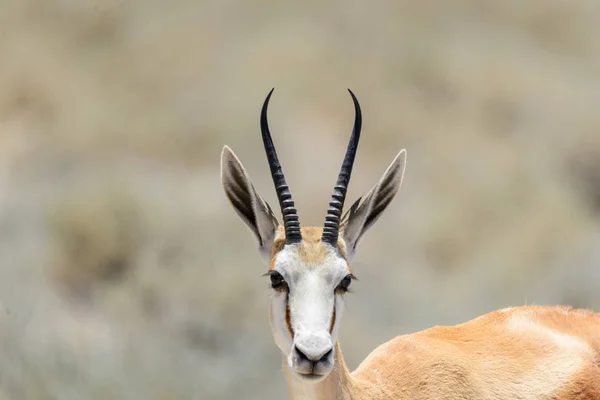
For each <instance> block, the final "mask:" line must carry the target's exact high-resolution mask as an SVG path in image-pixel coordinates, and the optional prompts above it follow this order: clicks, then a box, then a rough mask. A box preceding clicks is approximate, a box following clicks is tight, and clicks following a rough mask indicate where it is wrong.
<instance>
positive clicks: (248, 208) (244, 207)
mask: <svg viewBox="0 0 600 400" xmlns="http://www.w3.org/2000/svg"><path fill="white" fill-rule="evenodd" d="M221 184H222V185H223V189H225V194H226V195H227V198H228V199H229V201H230V202H231V205H233V208H234V209H235V211H236V212H237V214H238V215H239V216H240V218H241V219H242V221H244V223H245V224H246V225H247V226H248V227H249V228H250V230H251V231H252V233H254V236H256V239H257V240H258V249H259V251H260V253H261V255H262V256H263V258H265V259H266V260H267V261H270V260H269V258H270V254H271V246H272V244H273V241H274V240H275V235H276V232H277V227H278V226H279V223H278V222H277V218H276V217H275V215H274V214H273V211H272V210H271V207H270V206H269V204H268V203H267V202H266V201H264V200H263V199H262V197H260V195H259V194H258V193H257V192H256V190H255V189H254V186H253V185H252V181H251V180H250V177H249V176H248V174H247V173H246V170H245V169H244V166H243V165H242V163H241V162H240V160H239V159H238V158H237V157H236V155H235V154H234V153H233V151H232V150H231V149H230V148H229V147H227V146H225V147H223V151H222V153H221Z"/></svg>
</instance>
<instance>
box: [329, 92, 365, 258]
mask: <svg viewBox="0 0 600 400" xmlns="http://www.w3.org/2000/svg"><path fill="white" fill-rule="evenodd" d="M348 92H350V96H352V101H353V102H354V112H355V117H354V128H352V135H351V136H350V142H349V143H348V148H347V149H346V155H345V157H344V162H343V163H342V168H341V170H340V174H339V175H338V179H337V182H336V184H335V186H334V188H333V195H332V196H331V201H330V202H329V208H328V209H327V216H326V217H325V226H324V227H323V236H322V238H321V241H323V242H325V243H329V244H330V245H332V246H334V247H336V246H337V241H338V236H339V230H340V218H341V216H342V209H343V208H344V200H346V192H347V190H348V183H349V182H350V175H351V174H352V166H353V165H354V158H355V156H356V150H357V149H358V141H359V139H360V129H361V127H362V113H361V111H360V105H359V104H358V100H357V99H356V96H354V93H352V91H351V90H350V89H348Z"/></svg>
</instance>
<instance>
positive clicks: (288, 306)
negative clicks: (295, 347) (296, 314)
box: [285, 303, 294, 340]
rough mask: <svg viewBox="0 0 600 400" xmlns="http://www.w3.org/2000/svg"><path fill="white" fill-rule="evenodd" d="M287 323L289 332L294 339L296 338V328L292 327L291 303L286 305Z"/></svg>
mask: <svg viewBox="0 0 600 400" xmlns="http://www.w3.org/2000/svg"><path fill="white" fill-rule="evenodd" d="M285 325H286V326H287V329H288V332H289V333H290V336H291V338H292V340H293V339H294V329H292V317H291V315H290V305H289V303H288V304H287V305H286V306H285Z"/></svg>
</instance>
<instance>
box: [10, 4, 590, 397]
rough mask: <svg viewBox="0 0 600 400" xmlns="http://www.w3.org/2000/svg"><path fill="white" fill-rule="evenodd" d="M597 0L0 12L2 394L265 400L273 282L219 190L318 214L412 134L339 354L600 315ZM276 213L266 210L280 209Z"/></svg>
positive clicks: (317, 217) (361, 272)
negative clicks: (493, 318) (358, 122)
mask: <svg viewBox="0 0 600 400" xmlns="http://www.w3.org/2000/svg"><path fill="white" fill-rule="evenodd" d="M599 11H600V10H599V5H598V3H597V2H595V1H577V2H567V1H564V0H529V1H527V2H524V1H520V0H509V1H480V0H453V1H448V2H441V1H439V2H434V1H419V2H417V1H408V0H406V1H398V0H393V1H392V0H390V1H379V2H362V3H361V2H342V1H332V2H328V3H327V4H323V3H322V2H318V1H309V2H296V3H293V4H285V3H282V2H275V1H258V2H246V1H240V0H230V1H220V2H218V1H191V0H180V1H175V2H163V1H156V0H105V1H80V0H37V1H34V0H4V1H1V2H0V399H1V400H6V399H11V400H13V399H14V400H26V399H27V400H29V399H62V400H81V399H132V400H136V399H140V400H141V399H144V400H147V399H174V400H177V399H200V400H211V399H250V400H252V399H282V398H286V396H287V394H286V393H285V383H284V379H283V375H282V373H281V362H282V361H281V355H280V353H279V350H278V349H277V347H276V346H275V344H274V343H273V340H272V338H271V334H270V330H269V327H268V317H267V305H268V297H269V285H268V282H267V281H266V278H264V277H261V274H262V273H264V271H265V266H264V265H263V264H262V261H261V259H260V257H259V255H258V253H257V251H256V244H255V242H254V238H253V236H252V235H251V233H250V231H249V230H247V228H246V227H245V225H244V224H243V223H242V222H241V220H239V219H238V217H237V216H236V215H235V213H234V211H233V210H232V208H231V207H230V205H229V204H228V202H227V200H226V198H225V196H224V194H223V191H222V188H221V186H220V181H219V159H220V152H221V149H222V146H223V145H225V144H228V145H229V146H231V147H232V149H233V150H234V151H235V152H236V154H237V155H238V156H239V157H240V159H241V160H242V162H243V163H244V165H245V166H246V168H247V170H248V172H249V174H250V175H251V177H252V178H253V180H254V183H255V185H256V188H257V190H258V191H259V192H260V193H261V194H262V195H263V197H265V198H266V199H267V200H268V201H269V202H270V203H271V204H272V205H276V204H277V201H276V199H275V195H274V194H275V192H274V189H273V187H272V183H271V178H270V175H269V173H268V166H267V162H266V160H265V157H264V153H263V150H262V143H261V141H260V133H259V126H258V116H259V110H260V107H261V105H262V102H263V100H264V98H265V96H266V94H267V92H268V91H269V89H270V88H271V87H273V86H275V87H276V91H275V94H274V97H273V99H272V101H271V107H270V110H269V112H270V114H269V115H270V123H271V130H272V132H273V136H274V140H275V143H276V145H277V148H278V151H279V155H280V159H281V161H282V163H283V167H284V170H285V172H286V176H287V179H288V183H289V184H290V186H291V189H292V192H293V193H294V197H295V199H296V204H297V206H298V208H299V213H300V218H301V221H302V223H303V224H305V225H321V224H322V222H323V220H324V216H325V210H326V208H327V202H328V200H329V196H330V193H331V190H332V188H333V184H334V182H335V179H336V176H337V173H338V169H339V166H340V164H341V160H342V158H343V154H344V150H345V146H346V143H347V139H348V137H349V135H350V131H351V127H352V123H353V118H354V115H353V108H352V102H351V99H350V97H349V95H348V93H347V92H346V88H351V89H352V90H353V91H354V92H355V93H356V95H357V96H358V98H359V100H360V102H361V105H362V108H363V114H364V123H363V137H362V140H361V146H360V149H359V152H358V156H357V159H356V164H355V170H354V174H353V180H352V183H351V185H350V193H349V198H348V204H351V202H353V201H354V200H355V199H356V198H357V197H358V196H360V195H361V194H363V193H364V192H366V191H368V190H369V189H370V188H371V186H372V185H373V184H375V182H376V180H377V179H378V178H379V176H380V175H381V174H382V173H383V171H384V170H385V169H386V168H387V166H388V164H389V163H390V162H391V160H392V158H393V157H394V156H395V155H396V154H397V152H398V151H399V150H400V149H402V148H406V149H407V151H408V164H407V170H406V175H405V180H404V185H403V187H402V189H401V191H400V194H399V196H398V197H397V198H396V200H395V201H394V202H393V203H392V204H391V206H390V207H389V209H388V210H387V212H386V213H385V214H384V216H383V217H382V219H381V220H380V221H379V222H378V223H377V224H376V225H375V227H374V228H373V229H372V230H371V231H370V232H369V234H368V235H366V236H365V239H364V240H363V241H362V243H361V246H360V249H359V251H358V255H357V257H356V260H355V263H354V271H355V273H356V275H357V276H358V277H359V279H360V280H359V281H358V282H355V285H354V293H353V294H350V295H348V296H347V298H346V303H347V312H346V313H345V316H344V319H343V322H342V331H341V343H342V347H343V349H344V354H345V357H346V359H347V362H348V364H349V367H350V368H355V367H356V366H357V365H358V363H359V362H360V360H362V359H363V358H364V357H365V356H366V355H367V354H368V353H369V352H370V351H371V350H372V349H374V348H375V346H377V345H378V344H380V343H382V342H384V341H386V340H388V339H390V338H392V337H394V336H396V335H398V334H404V333H410V332H413V331H416V330H420V329H425V328H428V327H430V326H433V325H442V324H456V323H461V322H464V321H466V320H468V319H470V318H473V317H476V316H478V315H480V314H482V313H486V312H489V311H492V310H494V309H496V308H502V307H508V306H513V305H522V304H551V305H554V304H569V305H572V306H576V307H587V308H594V309H596V310H600V113H599V112H598V107H599V104H600V12H599ZM277 214H278V215H279V211H278V210H277Z"/></svg>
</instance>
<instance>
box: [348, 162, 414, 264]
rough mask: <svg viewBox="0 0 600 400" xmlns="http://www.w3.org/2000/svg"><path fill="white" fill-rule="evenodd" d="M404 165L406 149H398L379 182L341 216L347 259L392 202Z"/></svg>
mask: <svg viewBox="0 0 600 400" xmlns="http://www.w3.org/2000/svg"><path fill="white" fill-rule="evenodd" d="M405 166H406V150H402V151H400V153H398V155H396V157H395V158H394V161H392V163H391V164H390V166H389V167H388V169H387V170H386V171H385V173H384V174H383V176H382V177H381V179H379V182H377V184H376V185H375V186H373V188H372V189H371V190H370V191H369V193H367V194H366V195H365V196H363V197H361V198H359V199H358V200H356V202H355V203H354V204H353V205H352V207H350V209H349V210H348V211H346V213H345V214H344V216H343V217H342V221H341V224H340V228H341V229H342V232H343V233H342V237H343V238H344V241H345V242H346V249H347V257H348V261H350V260H351V259H352V257H353V256H354V253H355V251H356V245H357V244H358V242H359V240H360V239H361V237H362V236H363V235H364V234H365V232H366V231H367V230H369V228H371V226H373V224H374V223H375V221H377V219H378V218H379V217H380V216H381V214H382V213H383V210H385V209H386V207H387V206H388V205H389V204H390V203H391V202H392V200H393V199H394V197H396V194H397V193H398V190H399V189H400V185H401V184H402V178H403V177H404V168H405Z"/></svg>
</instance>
